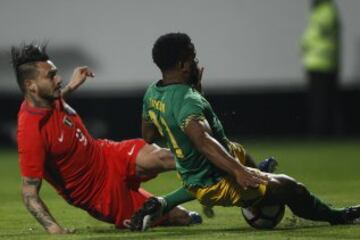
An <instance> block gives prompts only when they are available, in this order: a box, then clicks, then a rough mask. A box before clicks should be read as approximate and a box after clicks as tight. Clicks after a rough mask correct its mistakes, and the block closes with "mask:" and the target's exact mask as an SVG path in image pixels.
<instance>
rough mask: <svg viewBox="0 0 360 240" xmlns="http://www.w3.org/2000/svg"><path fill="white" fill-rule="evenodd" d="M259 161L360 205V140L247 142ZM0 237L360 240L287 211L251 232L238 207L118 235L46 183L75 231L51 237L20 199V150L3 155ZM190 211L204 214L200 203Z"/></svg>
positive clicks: (45, 193) (55, 210)
mask: <svg viewBox="0 0 360 240" xmlns="http://www.w3.org/2000/svg"><path fill="white" fill-rule="evenodd" d="M245 146H246V148H247V149H248V151H249V152H251V154H252V155H253V156H255V157H256V158H257V159H263V158H265V157H267V156H269V155H273V156H275V157H276V158H277V159H278V160H279V161H280V167H279V171H280V172H285V173H287V174H289V175H291V176H294V177H295V178H297V179H298V180H299V181H301V182H303V183H304V184H306V185H307V186H308V187H309V188H310V189H311V191H312V192H314V193H316V194H317V195H319V196H321V198H322V199H324V200H325V201H327V202H331V203H332V204H333V205H336V206H345V205H352V204H357V203H360V190H359V189H360V188H359V187H360V175H359V170H360V140H353V141H339V142H335V141H331V142H329V141H328V142H305V141H275V142H273V141H260V142H256V141H245ZM0 163H1V165H0V166H1V167H0V183H1V187H0V239H11V240H12V239H98V240H100V239H206V240H210V239H360V225H357V226H356V225H354V226H336V227H331V226H329V225H328V224H326V223H313V222H310V221H304V220H301V219H298V218H295V217H293V216H292V214H291V213H290V212H289V211H288V210H287V212H286V216H285V218H284V219H283V221H282V222H281V223H280V225H279V226H278V227H277V228H276V229H275V230H272V231H258V230H254V229H252V228H250V227H249V226H248V225H247V224H246V223H245V222H244V220H243V219H242V216H241V213H240V210H239V209H238V208H222V207H216V208H215V211H216V217H215V218H214V219H205V222H204V224H202V225H199V226H193V227H171V228H170V227H169V228H156V229H152V230H151V231H149V232H146V233H132V232H129V231H127V230H126V231H117V230H115V229H114V227H113V226H112V225H109V224H105V223H101V222H99V221H96V220H94V219H92V218H91V217H90V216H88V215H87V214H86V213H85V212H83V211H81V210H79V209H76V208H74V207H71V206H69V205H67V204H66V203H65V202H64V201H63V200H62V199H61V198H60V197H58V196H57V195H56V193H55V192H54V191H53V189H51V187H49V186H48V185H47V184H44V185H43V187H42V190H41V196H42V198H43V199H44V200H45V202H46V203H47V205H48V207H49V209H50V211H51V212H52V214H53V215H54V216H55V218H56V219H57V220H58V221H59V222H60V224H61V225H62V226H65V227H70V228H72V227H73V228H76V229H77V232H76V233H75V234H73V235H68V236H50V235H48V234H46V233H45V232H44V230H43V229H42V228H41V227H40V225H39V224H38V223H37V222H36V221H35V220H34V219H33V218H32V216H30V214H29V213H28V212H27V211H26V210H25V208H24V206H23V204H22V202H21V197H20V177H19V171H18V165H17V155H16V152H15V150H12V149H10V150H4V149H2V150H1V151H0ZM178 185H179V182H178V180H177V178H176V177H175V174H174V173H168V174H163V175H162V176H160V177H159V178H157V179H155V180H153V181H150V182H148V183H146V184H145V187H146V188H147V189H148V190H150V191H152V192H154V193H156V194H163V193H166V192H168V191H170V190H172V189H174V188H175V187H177V186H178ZM185 207H187V208H189V209H193V210H197V211H199V210H200V207H199V205H198V204H197V203H196V202H192V203H188V204H186V205H185Z"/></svg>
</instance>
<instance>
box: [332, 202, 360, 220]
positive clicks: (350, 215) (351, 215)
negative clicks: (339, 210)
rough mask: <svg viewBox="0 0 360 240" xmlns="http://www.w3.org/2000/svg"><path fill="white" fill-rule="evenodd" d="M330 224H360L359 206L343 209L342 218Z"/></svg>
mask: <svg viewBox="0 0 360 240" xmlns="http://www.w3.org/2000/svg"><path fill="white" fill-rule="evenodd" d="M331 224H332V225H338V224H360V205H358V206H354V207H347V208H345V209H344V211H343V215H342V217H341V218H340V219H339V220H338V221H336V222H332V223H331Z"/></svg>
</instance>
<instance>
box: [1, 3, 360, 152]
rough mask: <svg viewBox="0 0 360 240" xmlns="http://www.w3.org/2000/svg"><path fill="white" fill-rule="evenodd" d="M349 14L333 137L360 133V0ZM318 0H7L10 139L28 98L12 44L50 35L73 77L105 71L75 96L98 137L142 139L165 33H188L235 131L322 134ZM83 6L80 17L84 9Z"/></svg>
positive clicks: (65, 72)
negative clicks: (316, 106)
mask: <svg viewBox="0 0 360 240" xmlns="http://www.w3.org/2000/svg"><path fill="white" fill-rule="evenodd" d="M337 4H338V6H339V12H340V14H341V20H342V26H343V27H342V36H343V41H342V53H341V55H342V67H341V70H342V71H341V76H340V82H339V85H340V98H339V102H340V103H339V105H340V108H341V109H340V111H339V117H338V118H337V119H338V122H337V124H335V125H334V126H333V131H332V134H331V135H324V136H317V137H320V138H335V139H337V138H349V137H356V138H357V137H360V111H359V107H358V106H359V103H360V28H358V26H357V25H358V24H357V23H359V22H360V15H359V14H358V10H359V9H360V1H358V0H347V1H337ZM309 9H310V1H307V0H303V1H288V0H272V1H267V0H262V1H253V0H229V1H218V0H194V1H166V0H152V1H132V0H123V1H113V0H104V1H97V0H74V1H56V0H32V1H25V0H23V1H21V0H19V1H13V0H3V1H1V2H0V32H1V42H0V107H1V114H0V146H14V145H15V132H16V114H17V111H18V109H19V106H20V104H21V101H22V96H21V94H20V92H19V90H18V87H17V85H16V81H15V77H14V74H13V72H12V69H11V66H10V63H9V61H10V56H9V50H10V47H11V46H12V45H19V44H21V43H23V42H32V41H40V42H41V41H48V42H49V54H50V56H51V57H52V60H53V62H54V63H55V64H56V65H57V67H58V68H59V72H60V75H62V76H63V79H64V85H65V84H66V82H67V80H68V79H69V77H70V76H71V73H72V69H74V68H75V67H76V66H79V65H88V66H90V67H92V68H93V69H94V71H95V73H96V78H95V79H91V80H89V81H88V82H86V83H85V84H84V86H81V88H80V89H79V90H77V92H75V93H73V94H72V95H71V96H70V97H69V98H68V99H67V101H68V102H69V103H70V105H71V106H73V107H74V108H75V109H76V110H77V112H78V113H79V114H80V115H81V116H82V117H83V119H84V121H85V123H86V125H87V127H88V128H89V130H90V132H91V133H92V134H93V135H94V136H95V137H102V138H104V137H106V138H111V139H116V140H120V139H124V138H133V137H140V121H141V108H142V95H143V93H144V92H145V89H146V87H147V86H148V85H149V84H150V83H151V82H153V81H156V80H157V79H159V78H160V73H159V71H158V69H156V67H155V65H154V64H153V63H152V59H151V48H152V44H153V42H154V41H155V39H156V38H157V37H158V36H160V35H161V34H164V33H167V32H177V31H180V32H186V33H188V34H189V35H190V36H191V37H192V39H193V42H194V43H195V47H196V48H197V54H198V58H199V60H200V65H201V66H204V67H205V72H204V86H205V94H206V97H207V98H208V100H209V101H210V102H211V104H212V106H213V108H214V110H215V111H216V112H217V114H218V116H219V118H220V120H221V121H222V123H223V125H224V127H225V130H226V132H227V134H228V135H229V136H236V137H239V138H242V137H244V138H248V137H250V138H252V137H253V138H258V137H261V138H264V137H265V138H275V137H276V138H283V137H284V138H310V139H311V138H312V137H313V136H312V134H311V132H310V131H309V111H308V97H307V94H308V93H307V90H306V89H307V88H306V79H305V77H304V74H303V69H302V63H301V50H300V42H301V36H302V33H303V31H304V29H305V26H306V23H307V19H308V16H309ZM79 14H80V15H79Z"/></svg>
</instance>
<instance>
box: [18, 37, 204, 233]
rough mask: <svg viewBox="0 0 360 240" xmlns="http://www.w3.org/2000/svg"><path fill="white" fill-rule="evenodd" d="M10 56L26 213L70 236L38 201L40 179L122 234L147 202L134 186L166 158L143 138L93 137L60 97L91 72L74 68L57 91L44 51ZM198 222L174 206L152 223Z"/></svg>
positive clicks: (166, 163) (26, 49)
mask: <svg viewBox="0 0 360 240" xmlns="http://www.w3.org/2000/svg"><path fill="white" fill-rule="evenodd" d="M11 53H12V63H13V67H14V70H15V74H16V79H17V82H18V84H19V87H20V89H21V90H22V92H23V94H24V98H25V99H24V101H23V103H22V104H21V108H20V111H19V113H18V130H17V141H18V152H19V160H20V169H21V175H22V196H23V200H24V204H25V206H26V208H27V209H28V210H29V212H30V213H31V214H32V215H33V216H34V217H35V218H36V220H37V221H38V222H39V223H40V224H41V225H42V226H43V227H44V228H45V229H46V231H47V232H49V233H69V232H71V231H70V230H68V229H66V228H63V227H61V226H60V224H59V223H58V222H57V221H56V220H55V218H54V217H53V216H52V215H51V214H50V211H49V209H48V208H47V207H46V205H45V203H44V201H43V200H42V199H41V198H40V196H39V191H40V188H41V182H42V179H45V180H46V181H47V182H49V183H50V184H51V185H52V186H53V187H54V188H55V189H56V190H57V192H58V193H59V194H60V195H61V196H62V197H63V198H64V199H65V200H66V201H67V202H68V203H69V204H71V205H73V206H76V207H79V208H82V209H84V210H85V211H87V212H88V213H89V214H90V215H91V216H93V217H95V218H96V219H99V220H102V221H105V222H109V223H113V224H115V225H116V227H118V228H124V227H128V226H129V224H128V222H129V219H130V217H131V215H132V214H133V213H134V211H135V210H137V209H138V208H139V207H140V206H142V204H143V203H144V202H145V201H146V200H147V199H148V198H149V197H150V196H151V194H150V193H148V192H146V191H145V190H143V189H141V188H140V183H141V182H142V181H143V180H146V179H150V178H152V177H155V176H156V174H158V173H160V172H164V171H169V170H173V169H175V162H174V160H173V156H172V154H171V153H170V151H168V150H166V149H161V148H159V147H158V146H157V145H155V144H152V145H150V144H147V143H145V142H144V141H143V140H142V139H132V140H126V141H121V142H113V141H110V140H100V139H94V138H92V137H91V135H90V134H89V133H88V131H87V129H86V128H85V126H84V124H83V123H82V120H81V118H80V117H79V115H78V114H77V113H76V112H75V111H74V110H73V109H72V108H71V107H70V106H69V105H67V104H66V103H65V101H64V100H63V96H65V95H66V94H68V93H70V92H71V91H74V90H75V89H76V88H77V87H78V86H80V85H81V84H82V83H83V82H84V81H85V80H86V78H88V77H94V74H93V72H92V71H91V70H90V69H89V68H88V67H79V68H76V69H75V70H74V73H73V76H72V79H71V80H70V82H69V83H68V84H67V85H66V86H65V87H64V88H62V85H61V84H62V80H61V78H60V76H59V75H58V69H57V68H56V66H55V65H54V63H53V62H51V61H50V59H49V57H48V55H47V54H46V51H45V47H44V46H40V47H38V46H36V45H33V44H30V45H23V46H21V47H19V48H17V47H13V48H12V49H11ZM199 222H201V217H200V216H199V215H198V214H196V213H195V212H189V211H187V210H185V209H184V208H181V207H176V208H174V210H172V211H171V212H170V213H169V214H168V215H167V216H166V217H165V218H163V219H161V221H160V222H158V223H157V224H160V225H161V224H162V225H165V224H166V225H189V224H192V223H199Z"/></svg>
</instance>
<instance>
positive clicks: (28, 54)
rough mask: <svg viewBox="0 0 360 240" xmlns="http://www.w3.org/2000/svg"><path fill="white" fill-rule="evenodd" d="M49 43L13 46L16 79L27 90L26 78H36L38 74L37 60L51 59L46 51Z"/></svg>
mask: <svg viewBox="0 0 360 240" xmlns="http://www.w3.org/2000/svg"><path fill="white" fill-rule="evenodd" d="M46 46H47V43H43V44H35V43H31V44H22V45H21V46H20V47H14V46H13V47H11V63H12V66H13V68H14V71H15V76H16V81H17V83H18V85H19V87H20V89H21V91H22V92H23V93H24V92H25V86H24V81H25V79H31V78H35V77H36V76H37V74H38V71H37V68H36V62H43V61H47V60H49V56H48V55H47V53H46Z"/></svg>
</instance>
